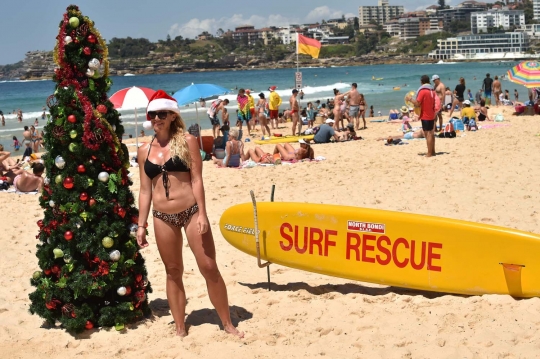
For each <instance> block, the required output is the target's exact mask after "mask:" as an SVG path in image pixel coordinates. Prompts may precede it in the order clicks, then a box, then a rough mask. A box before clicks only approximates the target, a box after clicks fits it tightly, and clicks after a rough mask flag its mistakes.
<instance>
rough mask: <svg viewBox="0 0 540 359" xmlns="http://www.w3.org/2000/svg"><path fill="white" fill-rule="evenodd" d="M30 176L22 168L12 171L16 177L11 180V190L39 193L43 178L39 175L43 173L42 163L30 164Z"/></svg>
mask: <svg viewBox="0 0 540 359" xmlns="http://www.w3.org/2000/svg"><path fill="white" fill-rule="evenodd" d="M32 168H33V170H32V172H33V173H32V174H31V173H28V172H27V171H25V170H24V169H22V168H17V169H14V170H13V172H15V174H16V177H15V179H14V180H13V188H15V190H17V191H19V192H32V191H36V190H37V191H40V190H41V188H42V187H43V177H41V175H42V174H43V172H44V171H45V166H43V163H39V162H34V163H32Z"/></svg>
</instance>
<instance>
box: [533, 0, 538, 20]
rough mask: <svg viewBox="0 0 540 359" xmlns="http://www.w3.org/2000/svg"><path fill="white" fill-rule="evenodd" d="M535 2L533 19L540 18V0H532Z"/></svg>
mask: <svg viewBox="0 0 540 359" xmlns="http://www.w3.org/2000/svg"><path fill="white" fill-rule="evenodd" d="M532 3H533V19H534V20H536V21H539V20H540V0H532Z"/></svg>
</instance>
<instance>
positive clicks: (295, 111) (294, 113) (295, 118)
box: [289, 89, 302, 136]
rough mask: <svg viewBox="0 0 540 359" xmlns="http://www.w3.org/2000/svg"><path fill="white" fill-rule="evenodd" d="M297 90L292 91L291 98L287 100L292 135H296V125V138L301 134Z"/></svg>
mask: <svg viewBox="0 0 540 359" xmlns="http://www.w3.org/2000/svg"><path fill="white" fill-rule="evenodd" d="M297 97H298V90H297V89H294V90H292V96H291V98H290V99H289V105H290V106H291V117H292V135H293V136H295V135H296V133H295V132H296V125H297V124H298V136H300V133H301V132H302V121H300V113H299V112H300V106H299V105H298V99H297Z"/></svg>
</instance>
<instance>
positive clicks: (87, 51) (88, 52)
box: [83, 46, 92, 55]
mask: <svg viewBox="0 0 540 359" xmlns="http://www.w3.org/2000/svg"><path fill="white" fill-rule="evenodd" d="M83 53H84V54H85V55H90V54H91V53H92V49H91V48H89V47H88V46H85V47H84V49H83Z"/></svg>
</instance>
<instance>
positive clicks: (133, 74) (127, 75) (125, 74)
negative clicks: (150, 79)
mask: <svg viewBox="0 0 540 359" xmlns="http://www.w3.org/2000/svg"><path fill="white" fill-rule="evenodd" d="M124 76H135V75H134V74H129V73H127V74H124Z"/></svg>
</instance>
